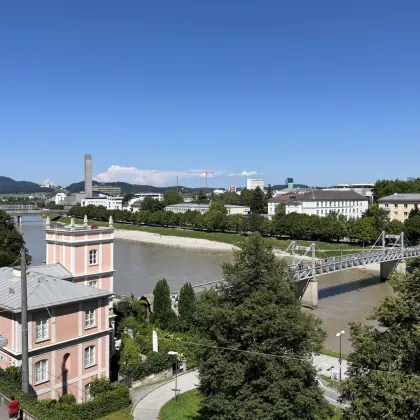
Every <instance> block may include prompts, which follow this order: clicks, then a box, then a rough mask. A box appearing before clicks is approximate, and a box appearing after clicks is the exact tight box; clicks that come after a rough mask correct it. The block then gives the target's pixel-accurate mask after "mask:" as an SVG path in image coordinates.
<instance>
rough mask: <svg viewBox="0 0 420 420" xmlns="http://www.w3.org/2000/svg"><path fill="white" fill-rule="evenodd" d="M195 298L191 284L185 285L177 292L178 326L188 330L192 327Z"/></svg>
mask: <svg viewBox="0 0 420 420" xmlns="http://www.w3.org/2000/svg"><path fill="white" fill-rule="evenodd" d="M195 304H196V297H195V292H194V289H193V287H192V286H191V283H185V284H184V285H183V286H182V287H181V291H180V292H179V300H178V310H179V321H180V326H181V328H182V329H184V330H187V331H188V330H190V329H191V327H192V326H193V325H194V318H195Z"/></svg>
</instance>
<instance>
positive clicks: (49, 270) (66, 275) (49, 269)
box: [28, 264, 73, 280]
mask: <svg viewBox="0 0 420 420" xmlns="http://www.w3.org/2000/svg"><path fill="white" fill-rule="evenodd" d="M28 271H29V272H30V273H37V274H43V275H45V276H50V277H55V278H57V279H62V280H65V279H71V278H73V274H71V273H70V271H68V270H67V268H65V267H64V266H62V265H61V264H48V265H36V266H33V267H32V266H31V267H29V269H28Z"/></svg>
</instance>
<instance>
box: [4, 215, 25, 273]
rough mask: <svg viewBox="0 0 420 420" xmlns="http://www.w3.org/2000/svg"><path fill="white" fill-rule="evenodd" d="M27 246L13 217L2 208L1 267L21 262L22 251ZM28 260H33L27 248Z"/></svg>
mask: <svg viewBox="0 0 420 420" xmlns="http://www.w3.org/2000/svg"><path fill="white" fill-rule="evenodd" d="M22 247H25V241H24V240H23V236H22V235H21V234H20V233H19V232H18V230H17V229H16V225H15V222H14V219H13V217H11V216H9V215H8V214H7V213H6V212H5V211H3V210H0V267H5V266H9V265H12V264H14V263H16V262H17V263H18V264H19V258H20V251H21V249H22ZM25 254H26V262H27V263H28V264H29V263H30V262H31V259H32V258H31V257H30V255H29V254H28V250H27V249H26V248H25Z"/></svg>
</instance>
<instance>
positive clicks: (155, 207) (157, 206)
mask: <svg viewBox="0 0 420 420" xmlns="http://www.w3.org/2000/svg"><path fill="white" fill-rule="evenodd" d="M163 207H164V205H163V202H161V201H159V200H156V199H154V198H152V197H145V198H144V200H143V201H142V202H141V209H142V210H149V211H152V212H155V211H159V210H162V209H163Z"/></svg>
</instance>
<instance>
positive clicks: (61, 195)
mask: <svg viewBox="0 0 420 420" xmlns="http://www.w3.org/2000/svg"><path fill="white" fill-rule="evenodd" d="M65 198H66V194H64V193H58V194H56V195H55V197H54V203H55V204H64V203H63V202H64V200H65Z"/></svg>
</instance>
